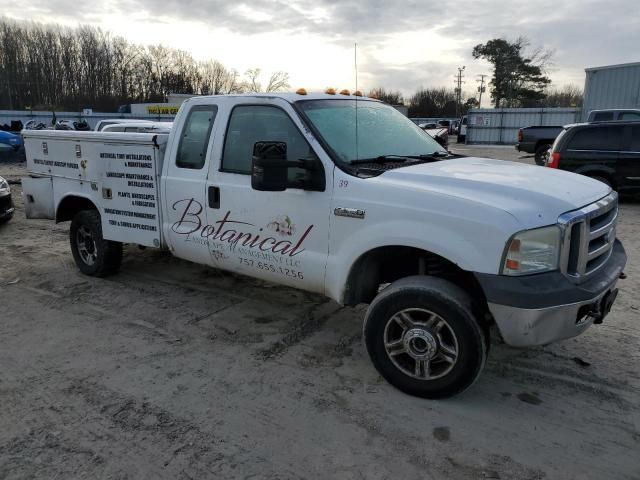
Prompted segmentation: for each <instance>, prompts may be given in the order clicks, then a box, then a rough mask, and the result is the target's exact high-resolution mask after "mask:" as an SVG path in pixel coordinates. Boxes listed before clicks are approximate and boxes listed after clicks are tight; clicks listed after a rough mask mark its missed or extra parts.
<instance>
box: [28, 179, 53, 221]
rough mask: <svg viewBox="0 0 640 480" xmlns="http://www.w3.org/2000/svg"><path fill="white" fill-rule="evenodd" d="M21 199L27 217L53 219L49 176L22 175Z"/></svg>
mask: <svg viewBox="0 0 640 480" xmlns="http://www.w3.org/2000/svg"><path fill="white" fill-rule="evenodd" d="M22 201H23V202H24V210H25V214H26V216H27V218H48V219H50V220H54V219H55V207H54V204H53V180H52V178H51V177H24V178H23V179H22Z"/></svg>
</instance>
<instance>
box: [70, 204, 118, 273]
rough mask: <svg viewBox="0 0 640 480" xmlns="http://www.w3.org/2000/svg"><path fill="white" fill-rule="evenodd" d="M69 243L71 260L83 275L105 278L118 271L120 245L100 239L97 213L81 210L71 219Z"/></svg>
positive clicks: (100, 233)
mask: <svg viewBox="0 0 640 480" xmlns="http://www.w3.org/2000/svg"><path fill="white" fill-rule="evenodd" d="M69 241H70V243H71V253H72V254H73V259H74V260H75V262H76V265H77V266H78V268H79V269H80V271H81V272H82V273H84V274H85V275H90V276H92V277H106V276H107V275H111V274H113V273H116V272H117V271H118V270H119V269H120V264H121V263H122V244H121V243H119V242H112V241H110V240H105V239H104V238H103V237H102V223H101V221H100V213H98V211H96V210H82V211H80V212H78V213H77V214H76V216H75V217H73V220H72V221H71V229H70V230H69Z"/></svg>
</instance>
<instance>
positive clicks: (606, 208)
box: [558, 192, 618, 282]
mask: <svg viewBox="0 0 640 480" xmlns="http://www.w3.org/2000/svg"><path fill="white" fill-rule="evenodd" d="M617 219H618V194H617V193H616V192H611V193H610V194H609V195H607V196H606V197H604V198H603V199H601V200H598V201H597V202H594V203H592V204H589V205H587V206H586V207H583V208H581V209H579V210H574V211H572V212H568V213H565V214H563V215H561V216H560V218H559V219H558V223H559V224H560V227H561V228H562V231H563V239H562V240H563V241H562V250H561V254H560V269H561V270H562V272H563V273H564V274H565V275H567V276H568V277H569V278H571V279H572V280H574V281H576V282H581V281H584V280H586V279H587V278H588V277H589V276H590V275H591V274H593V273H595V272H596V271H597V270H598V269H599V268H600V267H602V265H604V264H605V263H606V262H607V260H608V259H609V257H610V256H611V251H612V248H613V243H614V241H615V239H616V222H617Z"/></svg>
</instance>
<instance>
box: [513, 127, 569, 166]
mask: <svg viewBox="0 0 640 480" xmlns="http://www.w3.org/2000/svg"><path fill="white" fill-rule="evenodd" d="M561 131H562V127H525V128H521V129H520V130H518V143H517V144H516V150H518V151H519V152H526V153H533V154H535V160H536V163H537V164H538V165H546V163H547V161H548V159H549V150H550V149H551V145H553V142H554V141H555V139H556V137H557V136H558V134H559V133H560V132H561Z"/></svg>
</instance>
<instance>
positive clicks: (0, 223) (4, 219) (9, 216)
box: [0, 213, 13, 225]
mask: <svg viewBox="0 0 640 480" xmlns="http://www.w3.org/2000/svg"><path fill="white" fill-rule="evenodd" d="M12 218H13V213H12V214H11V215H7V216H6V217H4V218H3V219H0V225H2V224H3V223H7V222H8V221H9V220H11V219H12Z"/></svg>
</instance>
